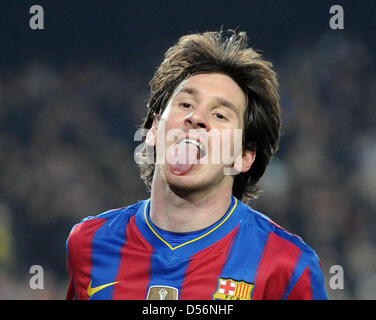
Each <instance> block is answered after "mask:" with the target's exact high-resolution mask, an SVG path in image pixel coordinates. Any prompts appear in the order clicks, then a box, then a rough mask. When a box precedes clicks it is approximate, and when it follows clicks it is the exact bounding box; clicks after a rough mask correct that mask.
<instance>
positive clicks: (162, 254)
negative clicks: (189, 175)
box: [66, 197, 328, 300]
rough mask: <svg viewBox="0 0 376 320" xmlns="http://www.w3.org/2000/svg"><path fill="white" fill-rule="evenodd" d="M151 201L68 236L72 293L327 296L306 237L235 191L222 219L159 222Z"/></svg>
mask: <svg viewBox="0 0 376 320" xmlns="http://www.w3.org/2000/svg"><path fill="white" fill-rule="evenodd" d="M149 204H150V199H149V200H143V201H139V202H137V203H136V204H134V205H131V206H128V207H125V208H121V209H115V210H110V211H107V212H104V213H102V214H99V215H97V216H95V217H88V218H86V219H84V220H82V221H81V222H80V223H78V224H76V225H75V226H74V227H73V228H72V231H71V233H70V234H69V237H68V239H67V242H66V250H67V269H68V274H69V278H70V282H69V288H68V291H67V296H66V298H67V299H102V300H103V299H123V300H143V299H147V300H176V299H179V300H180V299H181V300H208V299H210V300H211V299H214V300H216V299H220V300H253V299H255V300H257V299H269V300H271V299H273V300H275V299H294V300H296V299H327V298H328V297H327V293H326V290H325V286H324V278H323V274H322V271H321V265H320V261H319V259H318V257H317V255H316V253H315V252H314V250H313V249H311V248H310V247H309V246H308V245H307V244H306V243H305V242H303V240H302V239H301V238H299V237H298V236H296V235H293V234H291V233H289V232H287V231H286V230H285V229H283V228H281V227H280V226H278V225H277V224H275V223H274V222H273V221H272V220H271V219H270V218H268V217H267V216H265V215H263V214H261V213H260V212H257V211H256V210H253V209H251V208H250V207H248V206H247V205H245V204H244V203H242V202H241V201H240V200H238V199H236V198H235V197H232V200H231V205H230V207H229V209H228V211H227V213H226V214H225V215H224V216H223V217H222V218H221V219H220V220H219V221H217V222H216V223H215V224H214V225H211V226H210V227H208V228H206V229H204V230H199V231H195V232H189V233H173V232H167V231H165V230H161V229H159V228H158V227H157V226H155V225H154V224H153V223H152V222H151V220H150V218H149Z"/></svg>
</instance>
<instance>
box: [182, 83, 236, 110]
mask: <svg viewBox="0 0 376 320" xmlns="http://www.w3.org/2000/svg"><path fill="white" fill-rule="evenodd" d="M179 93H188V94H190V95H192V96H194V97H198V96H199V95H200V91H199V90H197V89H196V88H193V87H183V88H181V89H180V91H179V92H177V94H179ZM214 99H215V100H216V101H217V102H218V104H220V105H221V106H223V107H226V108H229V109H232V110H233V111H234V112H237V110H238V109H237V108H236V106H235V105H234V104H233V103H232V102H230V101H228V100H227V99H224V98H221V97H215V98H214Z"/></svg>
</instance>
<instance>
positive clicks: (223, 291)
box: [213, 278, 254, 300]
mask: <svg viewBox="0 0 376 320" xmlns="http://www.w3.org/2000/svg"><path fill="white" fill-rule="evenodd" d="M253 288H254V284H251V283H247V282H244V281H235V280H233V279H223V278H219V279H218V286H217V290H216V291H215V292H214V294H213V300H251V293H252V290H253Z"/></svg>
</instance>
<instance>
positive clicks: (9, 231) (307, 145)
mask: <svg viewBox="0 0 376 320" xmlns="http://www.w3.org/2000/svg"><path fill="white" fill-rule="evenodd" d="M35 4H38V5H41V6H42V7H43V9H44V30H32V29H30V27H29V20H30V18H31V17H32V16H33V15H32V14H30V13H29V9H30V7H31V6H32V5H35ZM335 4H339V5H341V6H342V7H343V9H344V29H343V30H332V29H331V28H330V26H329V20H330V18H331V17H332V14H330V13H329V9H330V7H331V6H332V5H335ZM375 21H376V1H373V0H372V1H358V2H356V1H335V2H334V1H313V0H305V1H292V0H289V1H270V0H263V1H261V0H257V1H256V0H255V1H251V0H250V1H238V0H232V1H223V2H219V1H196V0H190V1H168V0H160V1H142V0H140V1H93V0H91V1H83V0H76V1H72V0H69V1H67V0H65V1H46V0H34V1H26V0H25V1H23V0H18V1H2V2H1V10H0V299H64V297H65V292H66V289H67V284H68V277H67V273H66V265H65V241H66V238H67V236H68V234H69V232H70V230H71V228H72V226H73V225H74V224H75V223H77V222H79V221H81V219H83V218H84V217H86V216H88V215H96V214H98V213H100V212H102V211H105V210H108V209H111V208H117V207H122V206H125V205H129V204H132V203H134V202H135V201H137V200H141V199H145V198H148V197H149V194H148V193H147V192H146V191H145V188H144V185H143V183H142V181H141V180H140V179H139V171H138V167H137V165H136V163H135V161H134V158H133V155H134V150H135V148H136V147H137V146H138V145H139V144H140V142H137V141H134V134H135V132H136V129H137V126H138V125H140V124H141V122H142V119H143V117H144V115H145V110H146V106H145V101H146V99H147V96H148V82H149V80H150V78H151V77H152V75H153V72H154V71H155V69H156V68H157V67H158V65H159V64H160V62H161V61H162V59H163V54H164V52H165V50H166V49H167V48H168V47H170V46H171V45H173V44H174V43H175V42H176V41H177V39H178V38H179V37H180V36H181V35H183V34H186V33H190V32H204V31H214V30H219V29H220V28H221V27H223V29H237V30H243V31H246V32H247V33H248V35H249V43H250V45H251V46H252V47H253V48H255V49H257V50H259V51H260V52H261V53H262V54H263V56H264V57H265V58H266V59H268V60H271V61H272V62H273V64H274V66H275V70H276V71H277V73H278V76H279V81H280V84H281V91H280V93H281V106H282V116H283V132H282V138H281V145H280V149H279V151H278V153H277V155H276V157H275V159H274V160H273V161H272V163H271V165H270V166H269V167H268V170H267V172H266V174H265V176H264V178H263V179H262V181H261V186H262V189H263V190H264V192H263V194H262V195H261V196H260V198H259V199H258V200H256V201H254V202H253V203H252V204H251V206H252V207H254V208H255V209H257V210H260V211H262V212H263V213H265V214H266V215H268V216H269V217H271V218H272V219H273V220H275V221H276V222H277V223H278V224H280V225H282V226H283V227H285V228H287V229H288V230H289V231H291V232H293V233H295V234H298V235H300V236H301V237H302V238H303V239H304V240H305V242H307V243H308V244H309V245H310V246H311V247H313V248H314V249H315V251H316V253H317V254H318V256H319V257H320V260H321V261H322V269H323V272H324V277H325V284H326V287H327V291H328V294H329V297H330V298H331V299H376V232H375V227H376V215H375V214H376V210H375V209H376V197H375V187H376V170H375V169H376V126H375V124H376V117H375V111H376V73H375V51H376V41H375V40H376V38H375V35H376V24H375ZM33 265H40V266H42V267H43V270H44V289H43V290H32V289H31V288H30V286H29V281H30V279H31V277H32V276H33V274H31V273H30V267H31V266H33ZM333 265H340V266H341V267H342V268H343V270H344V289H342V290H334V289H332V288H330V285H329V283H330V279H331V277H332V276H333V274H330V272H329V271H330V267H331V266H333Z"/></svg>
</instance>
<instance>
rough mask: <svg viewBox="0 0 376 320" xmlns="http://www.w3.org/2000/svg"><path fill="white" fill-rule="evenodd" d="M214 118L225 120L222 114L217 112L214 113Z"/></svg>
mask: <svg viewBox="0 0 376 320" xmlns="http://www.w3.org/2000/svg"><path fill="white" fill-rule="evenodd" d="M214 117H216V118H217V119H219V120H226V117H225V116H224V115H223V114H221V113H218V112H216V113H214Z"/></svg>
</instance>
